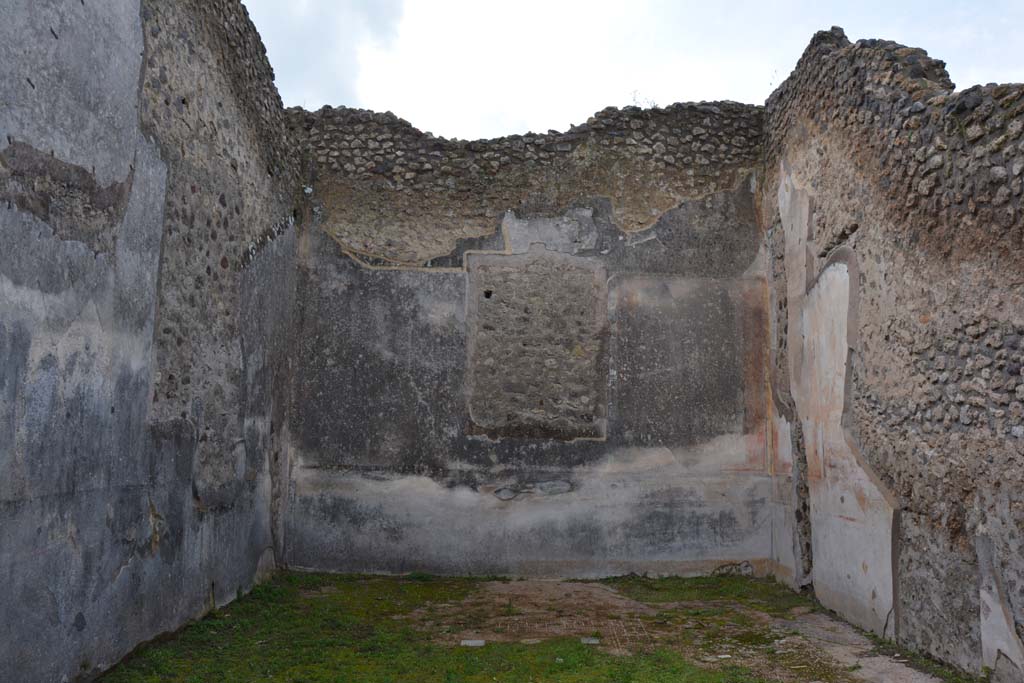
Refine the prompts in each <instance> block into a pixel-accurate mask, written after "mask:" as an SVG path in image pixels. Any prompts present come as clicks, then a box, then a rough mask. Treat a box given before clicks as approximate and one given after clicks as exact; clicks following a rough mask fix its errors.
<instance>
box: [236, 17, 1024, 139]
mask: <svg viewBox="0 0 1024 683" xmlns="http://www.w3.org/2000/svg"><path fill="white" fill-rule="evenodd" d="M246 5H247V6H249V8H250V10H251V11H252V13H253V17H254V20H255V22H256V24H257V27H259V28H260V30H261V31H262V32H263V35H264V40H265V42H266V43H267V45H268V51H269V53H270V58H271V62H272V63H273V64H274V67H275V69H276V71H277V74H278V86H279V88H280V90H281V92H282V97H283V98H284V99H285V102H286V104H302V105H304V106H306V107H307V108H309V109H316V108H318V107H319V106H321V105H322V104H335V105H337V104H345V105H349V106H359V107H365V108H370V109H376V110H391V111H393V112H395V113H396V114H398V115H399V116H401V117H403V118H405V119H407V120H409V121H410V122H412V123H413V125H415V126H417V127H418V128H421V129H424V130H430V131H432V132H434V133H436V134H439V135H445V136H449V137H462V138H476V137H491V136H497V135H503V134H510V133H519V132H525V131H527V130H534V131H544V130H547V129H549V128H557V129H560V130H562V129H565V128H567V127H568V126H569V125H570V124H572V123H580V122H582V121H584V120H586V118H587V117H588V116H589V115H590V114H592V113H593V112H595V111H597V110H599V109H601V108H603V107H605V106H607V105H616V106H622V105H627V104H632V103H633V101H634V99H637V100H639V101H641V102H647V101H654V102H656V103H658V104H661V105H665V104H670V103H672V102H676V101H687V100H702V99H703V100H713V99H732V100H738V101H743V102H756V103H761V102H763V101H764V100H765V98H766V97H767V96H768V94H770V92H771V91H772V90H773V89H774V88H775V87H776V86H777V85H778V84H779V83H780V82H781V81H782V80H783V79H784V78H785V77H786V76H787V75H788V74H789V72H790V70H791V69H792V68H793V66H794V65H795V64H796V61H797V59H798V58H799V57H800V54H801V53H802V51H803V49H804V47H805V46H806V45H807V42H808V41H809V40H810V37H811V35H812V34H813V33H814V31H816V30H820V29H827V28H828V27H829V26H831V25H833V24H837V25H841V26H844V28H845V29H846V32H847V35H849V36H850V38H851V39H853V40H856V39H857V38H863V37H870V38H887V39H892V40H896V41H898V42H901V43H904V44H907V45H914V46H920V47H924V48H926V49H928V50H929V52H930V53H931V54H933V55H934V56H937V57H939V58H941V59H945V60H946V61H947V62H948V63H949V70H950V73H951V75H952V77H953V80H954V81H956V82H958V84H960V85H961V86H962V87H967V86H969V85H971V84H972V83H974V82H983V83H984V82H989V81H1000V82H1004V81H1019V80H1024V64H1022V63H1021V61H1020V58H1019V48H1018V47H1017V46H1018V45H1020V44H1021V41H1022V40H1024V3H1020V2H1017V1H1015V0H995V1H990V2H986V3H975V2H970V3H967V2H949V1H948V0H947V1H946V2H942V1H941V0H931V1H925V0H912V1H910V2H902V3H893V2H891V1H888V0H885V1H883V0H863V1H862V2H859V3H833V4H831V5H830V6H829V5H824V4H823V3H820V2H813V1H812V0H780V1H778V2H772V3H767V2H763V0H759V1H755V0H733V2H731V3H729V4H725V3H714V4H712V3H707V2H706V1H705V2H697V1H695V0H634V1H633V2H630V3H624V2H621V1H618V2H611V1H609V0H587V1H583V0H518V1H517V2H507V1H499V0H407V1H406V2H405V4H404V7H403V6H401V4H400V0H387V1H384V2H382V1H381V0H359V1H357V2H331V1H330V0H302V1H300V2H289V3H280V2H277V1H274V0H247V2H246Z"/></svg>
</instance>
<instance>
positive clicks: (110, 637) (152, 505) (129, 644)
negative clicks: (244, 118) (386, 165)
mask: <svg viewBox="0 0 1024 683" xmlns="http://www.w3.org/2000/svg"><path fill="white" fill-rule="evenodd" d="M145 4H146V3H143V5H145ZM150 9H151V8H147V7H145V6H140V3H138V2H130V1H127V0H117V1H115V2H104V3H77V2H74V3H68V2H51V1H49V0H40V1H39V2H35V1H34V2H31V3H29V2H21V1H20V0H12V1H11V2H7V3H5V4H4V7H3V11H2V14H3V17H4V20H3V21H2V22H0V59H2V61H3V63H4V65H5V73H8V74H10V75H11V76H12V77H11V78H7V79H5V80H4V81H3V84H2V85H0V100H3V102H4V106H3V107H2V108H0V238H2V240H3V243H4V245H5V248H4V249H3V250H2V252H0V581H2V582H3V585H4V590H2V591H0V615H2V616H0V671H2V672H3V673H2V674H0V678H3V679H4V680H12V681H13V680H17V681H25V682H28V683H35V682H40V683H42V682H46V683H51V682H56V681H70V680H77V679H79V678H82V679H87V678H91V677H92V676H94V675H95V673H96V672H98V671H101V670H103V669H104V668H106V667H108V666H109V665H111V664H113V663H114V662H116V661H117V660H118V659H120V658H121V657H122V656H124V654H126V653H127V652H129V651H130V650H131V649H133V648H134V647H135V646H136V645H137V644H138V643H140V642H142V641H145V640H148V639H150V638H153V637H155V636H157V635H159V634H161V633H164V632H167V631H171V630H174V629H176V628H178V627H180V626H181V625H182V624H183V623H185V622H186V621H187V620H189V619H191V618H194V617H196V616H199V615H201V614H202V613H203V612H205V611H206V610H208V609H209V608H210V607H211V606H213V605H214V604H224V603H226V602H228V601H230V600H232V599H234V598H235V597H236V596H237V595H238V593H239V591H244V590H247V589H248V588H249V587H250V586H251V585H252V583H253V580H254V578H255V577H256V576H257V574H258V572H260V571H267V570H269V569H271V568H273V566H274V557H273V540H272V537H271V533H270V519H269V517H270V507H269V500H270V497H271V480H270V476H269V472H268V460H269V458H268V453H269V451H270V450H271V449H270V442H271V441H272V439H271V438H270V437H269V434H271V433H273V429H272V428H271V426H270V422H271V421H272V420H273V418H272V416H273V415H274V411H275V406H279V407H278V408H276V410H277V413H278V415H279V418H280V417H283V410H282V408H283V402H281V403H277V402H275V400H274V398H273V395H274V394H275V393H277V391H278V390H280V388H281V386H282V384H277V385H276V388H275V382H281V381H282V372H281V371H282V369H283V367H284V366H283V365H282V362H281V361H282V353H283V351H284V348H285V345H284V343H283V339H284V334H283V333H284V332H285V331H286V330H287V329H288V323H287V319H288V316H289V315H290V312H291V310H292V304H291V301H290V299H289V298H288V295H287V292H288V291H289V286H290V284H289V283H291V282H292V281H293V277H292V273H293V267H292V266H291V259H292V258H293V254H294V248H293V243H294V238H293V237H292V238H287V236H285V238H284V239H280V240H277V241H276V242H275V243H274V245H272V246H271V247H270V248H267V249H264V250H262V251H260V252H259V253H256V251H255V250H254V251H253V254H254V256H253V257H252V258H250V259H248V262H247V263H246V266H245V267H243V266H242V263H241V261H239V264H238V268H237V270H235V271H233V272H234V275H232V276H230V278H229V277H227V276H225V277H224V280H228V279H230V280H231V281H232V289H233V292H234V294H232V295H225V294H224V293H223V292H218V291H212V292H206V294H205V296H206V299H205V301H204V306H207V305H208V306H209V308H210V309H212V310H209V309H207V310H204V311H203V312H200V313H197V312H196V311H195V305H196V299H195V296H196V293H195V292H194V291H192V292H187V293H183V294H181V296H171V295H168V292H170V291H172V290H174V291H177V292H181V291H182V290H181V289H178V288H177V285H180V284H181V282H180V279H181V278H183V276H184V274H183V272H182V271H181V270H179V269H178V268H177V267H176V265H175V263H174V261H175V259H173V258H169V257H168V255H169V254H171V253H176V250H177V249H179V247H177V246H176V245H175V244H174V243H175V241H176V240H181V243H182V244H189V245H195V244H196V242H198V240H196V239H195V237H196V236H197V233H198V231H199V229H201V230H202V231H203V232H204V233H207V234H209V233H208V231H210V230H211V227H210V226H202V227H201V228H200V226H201V225H202V222H203V221H204V218H202V214H200V213H198V212H197V213H192V212H191V209H189V208H187V204H188V199H187V197H190V196H193V195H195V194H197V193H198V187H197V186H196V185H197V183H201V182H202V181H201V180H200V178H201V177H202V178H206V179H207V180H210V179H211V178H213V177H214V176H218V173H216V172H210V169H212V168H215V167H217V166H218V165H219V164H221V163H222V164H223V165H222V166H221V168H224V167H227V168H230V164H229V162H227V161H224V162H221V160H220V159H221V158H220V155H219V153H218V151H216V150H215V149H213V148H211V147H210V146H207V143H208V142H209V139H208V138H207V137H206V136H204V135H203V134H202V133H200V132H198V131H201V130H203V129H204V128H205V129H206V130H209V124H210V123H212V121H211V119H210V117H204V116H202V115H197V116H195V117H193V118H192V119H191V125H192V126H193V127H192V133H191V135H190V137H189V142H188V144H187V146H183V145H181V144H180V141H177V140H174V134H173V133H172V132H171V131H172V129H175V128H176V127H179V128H185V127H186V125H187V124H186V123H183V122H182V121H183V119H184V118H185V116H183V112H184V110H185V107H186V105H184V104H183V102H190V103H191V104H190V105H189V106H191V107H194V108H195V109H197V110H205V111H210V110H212V109H213V108H214V107H215V103H214V102H211V100H214V99H219V100H220V101H221V102H228V101H232V99H231V98H233V97H234V94H233V93H232V91H231V89H230V88H229V87H226V86H224V87H223V88H222V89H219V90H218V88H217V87H216V85H215V84H216V83H220V84H221V85H222V86H223V84H224V82H225V80H230V78H223V74H220V73H218V71H217V70H218V68H220V67H218V66H217V65H215V64H214V60H212V59H209V58H208V57H209V55H210V54H211V51H217V50H218V48H216V47H215V46H214V45H215V42H216V38H215V37H213V34H212V29H211V25H212V22H210V21H209V16H210V15H212V14H216V13H218V12H219V13H220V18H221V20H225V19H227V18H229V17H230V18H233V19H237V18H239V17H244V15H242V14H240V13H238V12H239V7H238V6H237V5H236V4H234V3H226V4H225V3H209V4H206V5H204V10H203V12H206V13H207V14H206V15H203V14H202V12H199V11H198V9H197V7H193V6H191V5H187V4H185V3H160V9H159V16H157V15H156V14H154V13H152V12H150V11H149V10H150ZM232 13H235V14H232ZM175 22H176V23H177V24H178V25H179V26H181V27H184V26H186V25H187V26H188V27H189V30H190V31H191V35H192V37H193V38H194V42H193V48H194V50H195V52H194V53H193V59H192V62H191V63H190V68H191V69H194V71H193V75H194V76H195V78H197V79H200V80H201V79H202V78H203V75H204V74H205V75H206V76H208V79H207V82H208V85H210V87H209V89H208V90H206V91H205V92H202V93H189V94H187V95H186V96H183V95H178V96H177V99H175V100H174V101H173V103H172V100H171V99H170V97H169V93H166V92H165V93H163V94H161V95H160V96H159V99H158V100H157V98H156V97H153V98H150V97H149V96H148V95H147V94H146V92H147V89H148V92H150V93H151V92H152V91H154V90H157V89H158V88H159V86H155V85H153V82H151V81H150V76H152V79H153V81H155V82H156V83H159V82H160V78H161V76H163V77H164V79H165V80H164V83H166V82H167V81H168V80H172V79H174V78H179V77H181V74H180V72H179V71H178V70H177V69H179V68H180V66H181V63H180V60H183V59H184V55H183V54H182V53H181V50H180V46H181V42H180V40H181V38H180V35H181V34H180V33H179V34H177V35H176V37H175V38H174V45H175V46H176V47H175V48H174V51H175V54H174V55H171V54H170V53H169V52H167V51H161V50H160V49H157V48H156V47H155V45H156V43H158V42H159V35H160V32H161V30H163V29H165V28H166V25H167V24H168V23H175ZM245 26H246V28H248V30H250V31H251V30H252V29H251V25H248V24H246V25H245ZM182 30H184V28H182ZM197 55H202V56H203V58H202V59H200V58H199V57H198V56H197ZM221 66H223V64H222V65H221ZM165 99H166V104H164V101H165ZM154 100H156V101H158V102H160V104H161V106H160V108H159V109H157V108H155V107H154ZM243 108H244V107H243ZM244 126H245V124H243V123H241V122H240V123H239V126H238V128H244ZM281 133H282V134H283V130H282V131H281ZM244 144H245V143H244V142H240V143H239V146H244ZM172 150H173V151H172ZM232 173H234V171H232ZM263 175H264V176H265V175H266V174H265V173H264V174H263ZM219 177H220V179H221V181H224V182H230V183H237V182H238V181H237V176H236V177H235V178H232V179H231V180H227V179H225V178H224V176H223V174H222V173H221V174H220V175H219ZM211 189H212V187H211V186H210V185H209V184H208V185H206V186H204V188H203V191H204V192H209V191H210V190H211ZM289 191H290V190H289ZM211 201H212V202H214V203H216V202H217V197H216V196H214V197H213V198H212V200H211ZM264 208H266V207H264ZM267 223H268V221H266V220H263V221H257V224H259V225H260V226H262V228H264V229H266V228H269V227H270V226H269V225H267ZM197 224H198V225H197ZM182 227H184V228H187V229H184V230H181V228H182ZM216 229H220V230H223V229H224V228H223V227H221V226H220V225H218V227H217V228H216ZM179 230H180V231H179ZM189 230H193V232H191V234H189ZM226 232H230V230H228V231H226ZM232 239H233V238H232V237H227V240H228V241H231V240H232ZM289 239H290V240H291V246H289ZM190 249H194V246H193V247H190ZM239 251H241V249H239ZM196 256H197V254H196V252H195V251H194V250H192V251H191V253H190V254H189V256H188V257H187V259H188V261H189V263H190V264H191V266H190V267H196V268H201V269H205V268H206V264H205V262H202V261H200V260H199V259H197V258H196ZM204 256H207V255H204ZM210 258H213V259H220V258H221V256H220V254H217V255H216V256H213V257H210ZM183 260H184V259H183ZM197 262H202V263H203V264H202V265H199V266H197V265H196V264H197ZM205 275H207V274H206V273H204V276H205ZM225 275H226V274H225ZM211 279H213V278H211ZM174 280H178V283H177V285H176V286H175V287H172V286H171V284H170V283H171V282H172V281H174ZM195 285H196V281H195V280H194V279H193V280H190V285H189V287H193V288H194V287H195ZM271 298H275V299H276V305H275V303H274V302H271V301H270V299H271ZM186 309H192V310H191V311H190V312H189V311H186ZM214 310H215V311H217V313H216V315H221V316H226V317H229V318H232V317H234V316H239V317H240V318H241V319H242V320H244V322H243V324H242V325H240V326H232V327H231V328H230V333H231V335H232V337H233V339H234V344H232V345H231V346H229V347H227V348H226V349H225V350H224V351H223V352H222V353H223V355H224V356H233V361H232V365H234V366H235V367H239V368H242V369H243V370H244V373H241V374H238V375H235V376H227V375H228V374H229V373H221V372H220V370H218V369H217V368H216V363H215V362H210V363H207V364H206V365H203V366H202V367H199V366H198V364H197V365H196V366H194V369H195V371H196V375H195V376H196V377H197V378H198V376H199V373H200V372H202V373H203V376H204V377H205V378H206V379H207V380H209V381H211V382H212V383H217V382H218V381H220V382H221V383H224V384H229V383H230V384H234V385H236V386H238V387H239V391H240V393H239V394H238V396H236V397H232V398H230V399H229V400H224V401H223V403H221V404H220V405H218V406H217V410H218V412H219V414H224V415H226V417H225V418H224V419H225V422H227V423H230V424H233V425H237V427H238V428H237V431H236V435H237V439H238V441H237V442H235V443H232V444H230V446H229V447H227V448H219V449H218V450H219V451H220V452H221V453H223V454H224V459H225V460H227V461H229V462H230V463H231V469H230V470H229V471H227V472H226V473H225V475H224V476H223V478H222V479H221V480H220V483H219V486H218V493H217V495H211V496H208V497H206V496H204V498H203V500H201V501H200V500H198V499H197V498H196V497H195V494H196V491H197V490H198V489H201V488H202V487H201V486H200V487H197V485H196V482H197V481H198V480H200V479H201V476H200V472H201V471H202V465H201V462H200V459H199V458H197V454H198V453H199V452H200V451H201V450H202V448H201V446H200V444H201V443H202V442H203V441H204V436H203V433H204V424H203V420H202V419H201V418H197V416H196V413H195V411H179V410H170V411H167V412H166V413H161V412H160V411H156V410H154V408H153V401H154V386H155V384H156V381H155V380H157V379H158V378H159V377H160V373H161V372H163V373H165V378H166V373H174V374H177V375H178V376H179V377H180V376H182V375H188V374H190V373H189V371H188V369H185V371H184V372H182V369H183V367H184V366H180V365H175V364H173V363H168V364H165V365H164V366H163V367H162V368H161V366H160V360H159V356H160V353H159V352H158V346H159V345H160V344H161V343H167V342H168V341H169V342H170V344H172V345H174V346H176V347H178V348H180V347H182V346H184V345H185V343H186V338H187V339H188V340H189V342H191V341H192V340H193V337H191V336H190V335H189V331H188V330H186V329H183V328H181V327H178V326H177V325H174V326H173V332H175V333H176V334H173V335H172V323H171V322H170V321H172V320H182V319H191V320H192V321H193V322H194V323H195V324H196V326H197V327H201V326H203V325H205V326H206V327H208V328H211V327H215V326H216V324H217V323H215V322H214V320H213V318H214V315H215V314H214V313H213V312H212V311H214ZM197 334H198V332H197ZM161 339H163V340H164V341H163V342H161V341H160V340H161ZM155 340H156V341H155ZM211 358H212V354H211V355H209V356H208V357H207V360H210V359H211ZM242 397H244V398H242ZM211 403H213V402H212V401H210V402H208V403H207V405H210V404H211Z"/></svg>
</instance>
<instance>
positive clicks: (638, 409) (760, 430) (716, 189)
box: [285, 103, 776, 576]
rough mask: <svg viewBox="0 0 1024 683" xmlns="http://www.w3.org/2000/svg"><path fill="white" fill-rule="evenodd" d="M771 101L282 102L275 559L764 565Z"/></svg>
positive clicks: (546, 566)
mask: <svg viewBox="0 0 1024 683" xmlns="http://www.w3.org/2000/svg"><path fill="white" fill-rule="evenodd" d="M761 115H762V114H761V110H760V108H758V107H753V106H747V105H738V104H733V103H704V104H685V105H673V106H672V107H668V108H666V109H654V110H646V111H641V110H639V109H636V108H627V109H624V110H616V109H607V110H604V111H602V112H599V113H598V114H596V115H595V116H594V117H592V118H591V119H590V120H589V121H588V122H587V123H586V124H584V125H581V126H577V127H574V128H572V129H570V131H569V132H567V133H556V132H551V133H549V134H547V135H534V134H527V135H523V136H513V137H509V138H501V139H498V140H486V141H476V142H462V141H454V140H444V139H438V138H434V137H432V136H430V135H429V134H425V133H421V132H419V131H417V130H416V129H414V128H412V127H411V126H410V125H409V124H407V123H405V122H403V121H400V120H398V119H396V118H395V117H393V116H392V115H390V114H373V113H370V112H363V111H357V110H347V109H329V108H325V109H323V110H321V111H319V112H316V113H309V112H302V111H298V110H289V121H290V125H291V134H292V136H293V139H295V140H296V141H297V144H305V145H306V147H305V150H306V153H307V172H308V173H309V175H308V181H307V183H308V188H309V189H308V192H309V193H310V194H309V197H310V198H311V201H312V204H313V213H314V214H315V216H316V218H315V221H314V226H313V227H312V228H311V229H310V230H309V231H308V232H306V233H304V234H303V236H302V240H303V242H302V245H301V246H300V253H301V254H302V256H301V258H300V272H299V283H300V284H299V290H298V295H297V300H298V302H299V303H298V306H297V311H296V315H297V324H296V330H297V340H298V341H297V355H298V357H299V358H301V359H302V360H301V362H300V363H299V364H298V366H297V368H296V376H295V381H294V387H295V392H294V395H293V401H294V402H293V406H292V412H291V416H290V426H291V430H292V432H291V433H292V442H291V450H290V461H289V462H290V467H291V471H292V477H291V489H290V491H289V496H288V500H287V506H288V511H287V513H286V515H285V517H286V520H287V522H286V533H285V547H286V550H285V557H286V558H287V560H288V561H289V562H290V563H291V564H292V565H294V566H301V567H307V568H318V569H334V570H345V571H411V570H420V571H431V572H443V573H509V574H535V575H558V576H597V575H608V574H621V573H624V572H630V571H638V572H641V571H650V572H654V573H675V574H692V573H707V572H711V571H714V570H716V569H718V568H719V567H721V566H723V565H727V566H729V567H731V568H735V566H739V567H740V568H741V570H742V571H757V572H759V573H767V572H770V571H772V569H773V563H774V557H775V553H774V552H773V543H774V539H773V534H772V523H773V514H774V508H773V506H774V505H775V504H776V501H775V499H774V497H773V493H772V486H771V479H770V476H769V475H770V472H769V463H768V458H767V444H766V440H765V436H766V433H767V428H766V423H765V419H766V417H765V409H766V406H767V375H766V372H765V368H766V365H765V363H766V354H765V352H766V350H767V346H766V345H765V344H764V338H765V335H766V334H767V329H768V321H767V311H766V309H765V307H766V304H767V300H768V299H767V289H766V278H765V272H766V263H765V260H764V257H763V249H762V236H761V234H760V231H759V230H758V228H757V218H756V210H755V201H754V200H755V186H756V177H755V174H754V169H755V167H756V166H758V164H759V155H760V151H759V150H760V139H761Z"/></svg>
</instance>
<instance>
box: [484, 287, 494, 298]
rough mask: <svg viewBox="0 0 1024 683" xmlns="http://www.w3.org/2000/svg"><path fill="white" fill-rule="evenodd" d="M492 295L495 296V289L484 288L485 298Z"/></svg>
mask: <svg viewBox="0 0 1024 683" xmlns="http://www.w3.org/2000/svg"><path fill="white" fill-rule="evenodd" d="M492 296H494V290H491V289H485V290H484V298H485V299H490V298H491V297H492Z"/></svg>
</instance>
